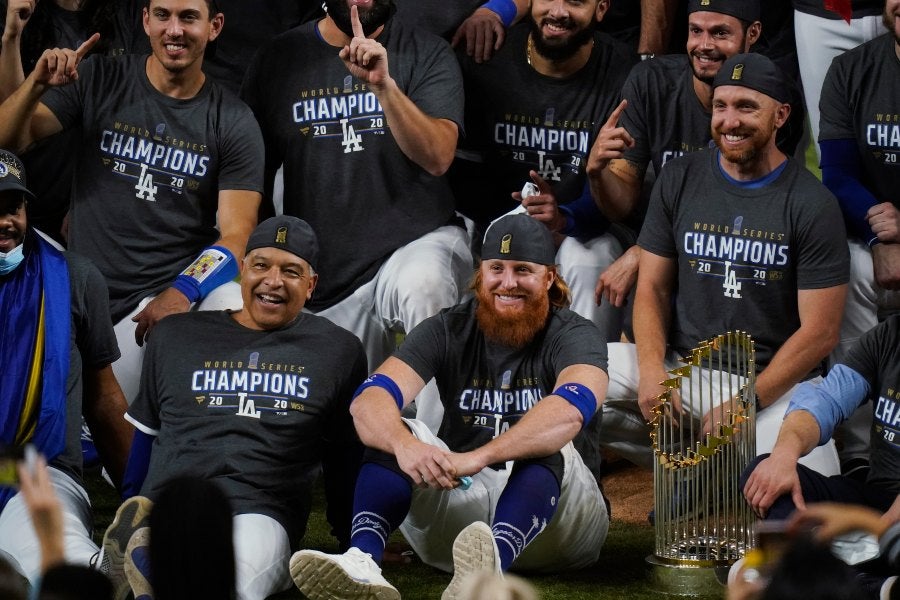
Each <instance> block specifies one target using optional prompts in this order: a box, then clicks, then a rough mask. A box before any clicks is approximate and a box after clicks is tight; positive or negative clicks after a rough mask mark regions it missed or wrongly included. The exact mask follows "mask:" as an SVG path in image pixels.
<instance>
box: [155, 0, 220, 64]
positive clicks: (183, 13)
mask: <svg viewBox="0 0 900 600" xmlns="http://www.w3.org/2000/svg"><path fill="white" fill-rule="evenodd" d="M224 20H225V18H224V17H223V16H222V14H221V13H218V14H216V15H212V16H210V13H209V6H208V4H207V2H206V0H150V4H149V6H148V7H147V8H145V9H144V31H145V32H146V33H147V36H148V37H149V38H150V47H151V49H152V51H153V58H154V59H155V60H156V61H158V62H159V63H160V64H161V65H162V67H163V68H164V69H165V70H166V71H168V72H169V73H172V74H179V73H183V72H185V71H190V70H196V71H198V72H199V70H200V67H201V65H202V63H203V60H202V59H203V52H204V50H206V45H207V44H208V43H209V42H211V41H213V40H214V39H216V37H218V35H219V33H220V32H221V31H222V25H223V24H224Z"/></svg>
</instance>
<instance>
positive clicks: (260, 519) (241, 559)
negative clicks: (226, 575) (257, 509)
mask: <svg viewBox="0 0 900 600" xmlns="http://www.w3.org/2000/svg"><path fill="white" fill-rule="evenodd" d="M232 526H233V528H234V531H233V535H232V539H233V540H234V564H235V578H236V580H237V581H236V585H237V592H238V600H265V598H268V597H269V596H271V595H272V594H277V593H278V592H281V591H284V590H286V589H288V588H289V587H291V585H292V582H291V575H290V572H289V571H288V561H289V560H290V558H291V545H290V542H289V541H288V535H287V532H286V531H285V530H284V527H282V526H281V524H279V523H278V521H276V520H275V519H273V518H272V517H268V516H266V515H258V514H243V515H235V516H234V517H233V519H232Z"/></svg>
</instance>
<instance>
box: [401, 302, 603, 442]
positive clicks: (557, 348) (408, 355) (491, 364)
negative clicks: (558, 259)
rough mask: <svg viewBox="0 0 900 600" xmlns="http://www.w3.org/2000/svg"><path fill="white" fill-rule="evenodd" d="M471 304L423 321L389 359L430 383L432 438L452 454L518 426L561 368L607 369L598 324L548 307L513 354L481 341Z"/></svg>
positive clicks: (550, 387) (544, 394) (554, 379)
mask: <svg viewBox="0 0 900 600" xmlns="http://www.w3.org/2000/svg"><path fill="white" fill-rule="evenodd" d="M476 303H477V300H475V299H472V300H469V301H468V302H465V303H463V304H459V305H457V306H454V307H451V308H447V309H445V310H443V311H441V312H440V313H438V314H437V315H435V316H433V317H430V318H428V319H426V320H424V321H422V323H420V324H419V325H418V326H417V327H416V328H415V329H413V331H412V332H410V334H409V335H408V336H407V337H406V339H405V340H404V342H403V344H402V345H401V346H400V348H399V349H398V350H397V352H396V353H395V355H394V356H396V357H397V358H399V359H400V360H402V361H403V362H405V363H406V364H408V365H409V366H410V367H412V369H413V370H414V371H415V372H416V373H417V374H418V375H419V376H420V377H421V378H422V379H424V380H425V381H429V380H430V379H431V378H432V377H434V379H435V381H436V383H437V386H438V390H439V392H440V395H441V402H442V404H443V405H444V419H443V421H442V422H441V426H440V429H439V430H438V437H440V438H441V439H442V440H444V441H445V442H446V443H447V446H448V447H449V448H450V449H451V450H453V451H454V452H466V451H469V450H472V449H474V448H478V447H480V446H483V445H484V444H486V443H487V442H489V441H491V440H492V439H493V438H495V437H497V436H498V435H500V434H501V433H503V432H504V431H506V430H507V429H509V428H510V427H511V426H512V425H515V424H516V423H518V421H519V419H521V418H522V416H523V415H524V414H525V413H526V412H528V410H529V409H530V408H531V407H532V406H534V405H535V404H537V403H538V402H539V401H540V399H541V398H543V397H544V396H546V395H548V394H551V393H552V392H553V390H554V389H555V388H554V386H555V385H556V379H557V377H558V376H559V374H560V372H561V371H562V370H563V369H565V368H566V367H569V366H571V365H576V364H586V365H593V366H595V367H599V368H601V369H603V370H604V371H606V369H607V354H606V343H605V342H604V341H603V340H604V338H603V336H602V335H601V334H600V331H599V330H598V329H597V326H596V325H594V324H593V323H591V322H590V321H588V320H587V319H585V318H583V317H580V316H578V315H577V314H575V313H573V312H572V311H570V310H569V309H565V308H564V309H558V310H557V309H551V311H550V316H549V318H548V320H547V325H546V327H545V328H544V329H543V330H542V331H541V332H539V333H538V335H537V336H535V339H534V341H533V342H532V343H530V344H528V345H527V346H526V347H524V348H521V349H514V348H509V347H506V346H502V345H499V344H495V343H492V342H489V341H488V340H486V339H485V337H484V334H483V333H482V332H481V330H480V329H479V328H478V322H477V320H476V319H475V308H476ZM600 401H602V398H597V402H598V403H599V402H600Z"/></svg>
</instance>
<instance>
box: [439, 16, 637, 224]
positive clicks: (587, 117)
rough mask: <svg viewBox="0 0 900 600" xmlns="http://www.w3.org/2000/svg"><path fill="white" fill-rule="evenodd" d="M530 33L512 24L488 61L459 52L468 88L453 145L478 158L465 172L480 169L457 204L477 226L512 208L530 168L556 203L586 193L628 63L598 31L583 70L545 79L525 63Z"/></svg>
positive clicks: (622, 52)
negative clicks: (461, 127) (593, 154)
mask: <svg viewBox="0 0 900 600" xmlns="http://www.w3.org/2000/svg"><path fill="white" fill-rule="evenodd" d="M530 31H531V26H530V25H529V24H527V23H521V24H519V25H516V26H514V27H512V28H511V29H510V30H509V32H508V35H507V38H506V41H505V42H504V44H503V47H502V48H501V49H500V50H499V51H498V52H497V54H496V55H494V57H493V58H491V60H489V61H488V62H486V63H481V64H477V63H475V61H474V60H472V59H471V58H470V57H468V56H466V55H465V52H464V50H463V49H459V50H458V51H457V55H458V57H459V60H460V64H461V65H462V69H463V80H464V81H465V88H466V138H465V139H464V140H462V141H461V142H460V144H459V145H460V149H461V150H463V151H465V152H474V153H476V154H477V155H478V156H479V157H480V159H481V160H482V161H483V162H482V163H480V164H478V163H476V164H475V165H472V167H471V168H472V169H475V170H477V171H478V175H476V176H475V177H474V178H475V179H477V185H478V189H476V190H472V191H471V193H465V194H461V195H460V197H459V198H458V203H459V204H460V206H461V207H462V209H461V210H462V212H463V213H464V214H466V215H467V216H470V217H471V218H473V219H474V220H476V221H478V222H480V223H486V222H488V221H490V220H493V219H495V218H497V217H499V216H500V215H503V214H505V213H507V212H509V211H510V210H512V209H513V208H514V207H515V202H514V201H513V200H512V199H511V198H510V194H511V193H512V192H517V191H519V190H521V189H522V185H523V184H524V183H525V182H527V181H531V178H530V177H529V175H528V172H529V171H531V170H534V171H536V172H537V173H538V175H540V176H541V177H542V178H543V179H544V180H545V181H546V182H547V183H549V184H550V185H551V187H552V188H553V194H554V196H555V197H556V200H557V202H559V203H560V204H567V203H569V202H571V201H573V200H575V199H577V198H579V197H580V196H581V195H582V194H583V193H584V191H585V183H586V179H587V176H586V172H585V168H586V167H587V159H588V155H589V153H590V150H591V146H592V145H593V143H594V139H595V138H596V137H597V132H598V131H599V130H600V127H601V126H602V125H603V123H605V122H606V119H607V118H608V117H609V114H610V113H611V112H612V111H613V109H614V108H615V107H616V105H617V104H618V103H619V90H620V89H621V87H622V83H623V82H624V81H625V77H626V76H627V75H628V70H629V68H630V67H631V64H632V62H633V61H634V57H633V55H628V54H626V52H625V48H624V47H623V46H621V45H620V44H617V43H615V42H613V41H612V39H611V38H609V36H606V35H604V34H600V33H597V34H595V36H594V45H593V50H592V52H591V55H590V58H589V59H588V62H587V64H585V65H584V67H582V68H581V69H579V70H578V72H576V73H574V74H573V75H571V76H570V77H566V78H556V77H547V76H545V75H542V74H540V73H538V72H537V71H535V70H534V68H533V67H531V65H529V64H528V61H527V60H526V47H527V43H528V36H529V33H530ZM532 52H534V50H532ZM473 158H474V157H473ZM467 169H468V167H467ZM465 176H466V177H473V174H472V173H467V174H466V175H465ZM463 187H468V186H465V185H463Z"/></svg>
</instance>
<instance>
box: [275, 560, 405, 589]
mask: <svg viewBox="0 0 900 600" xmlns="http://www.w3.org/2000/svg"><path fill="white" fill-rule="evenodd" d="M291 578H292V579H293V580H294V583H295V584H296V585H297V587H298V588H299V589H300V591H301V592H303V594H304V595H305V596H306V597H307V598H309V600H400V592H398V591H397V588H395V587H394V586H392V585H391V584H390V583H388V581H387V579H385V578H384V576H382V574H381V568H379V566H378V565H377V564H375V561H374V560H372V556H371V555H369V554H366V553H365V552H362V551H361V550H359V549H358V548H350V549H349V550H347V551H346V552H345V553H344V554H325V553H324V552H318V551H317V550H300V551H299V552H295V553H294V555H293V556H292V557H291Z"/></svg>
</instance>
